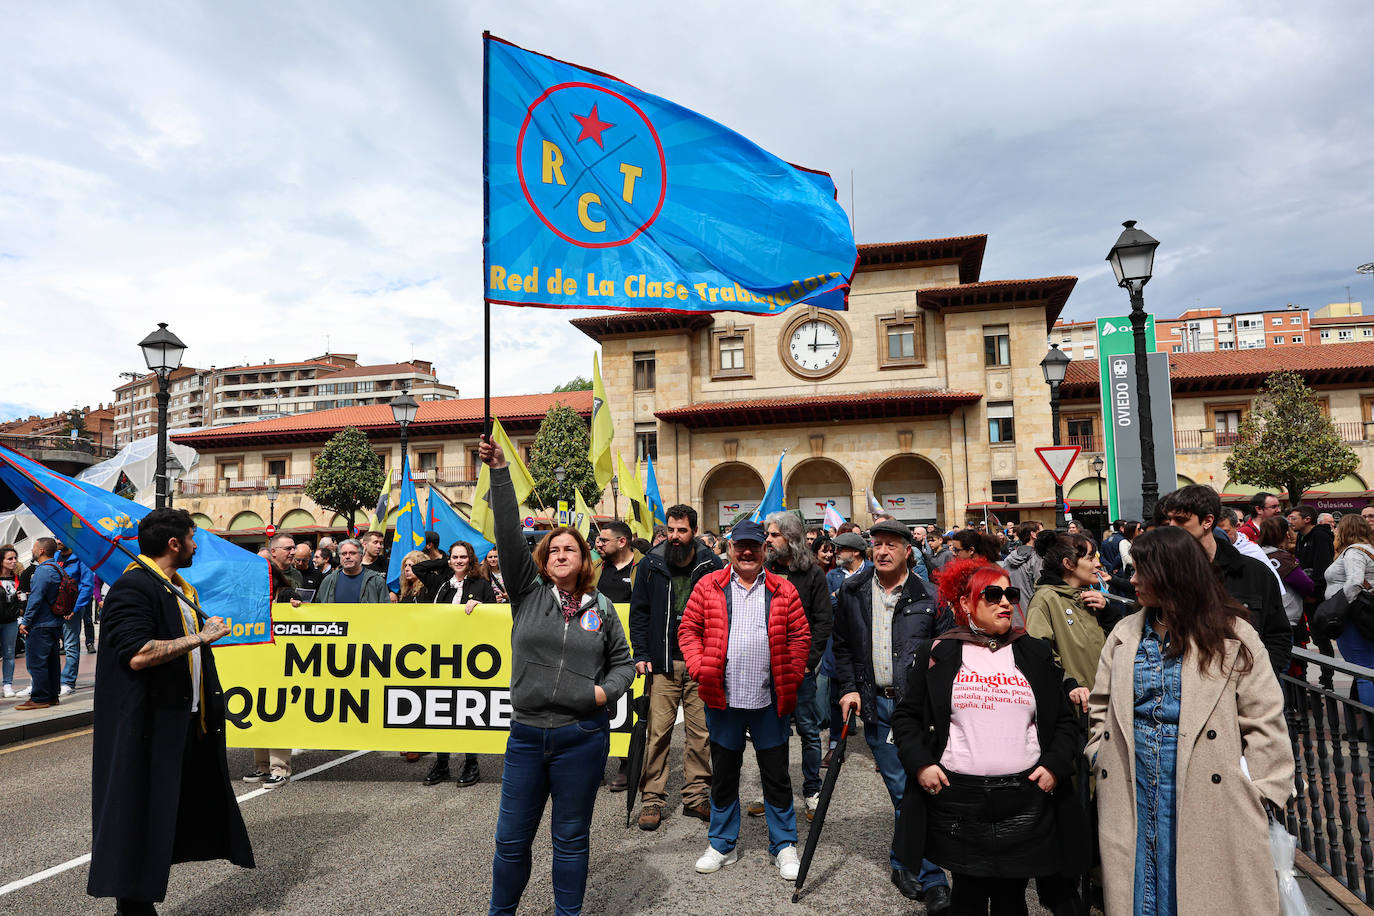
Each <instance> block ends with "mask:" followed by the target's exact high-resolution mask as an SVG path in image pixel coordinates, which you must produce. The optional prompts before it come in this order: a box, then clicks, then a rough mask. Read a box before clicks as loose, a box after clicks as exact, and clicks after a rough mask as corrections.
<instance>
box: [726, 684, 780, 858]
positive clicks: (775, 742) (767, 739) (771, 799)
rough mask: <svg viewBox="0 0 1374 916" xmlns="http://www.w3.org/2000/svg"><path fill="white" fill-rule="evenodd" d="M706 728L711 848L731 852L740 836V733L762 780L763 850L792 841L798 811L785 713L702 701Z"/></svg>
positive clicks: (773, 850)
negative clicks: (749, 742) (765, 838)
mask: <svg viewBox="0 0 1374 916" xmlns="http://www.w3.org/2000/svg"><path fill="white" fill-rule="evenodd" d="M706 728H707V731H709V732H710V734H711V825H710V828H709V829H708V830H707V836H708V837H709V838H710V841H711V848H713V849H715V850H716V851H717V852H730V851H731V850H732V849H734V848H735V843H736V842H737V841H738V840H739V771H740V766H741V765H742V764H743V762H744V733H745V731H746V730H747V731H748V732H749V735H750V737H751V738H752V739H753V742H754V757H755V759H756V760H758V763H759V781H760V782H761V783H763V812H764V815H765V817H764V819H765V820H766V821H767V822H768V853H769V855H774V856H775V855H777V854H778V853H779V852H780V851H781V850H782V849H783V847H785V846H795V845H797V812H796V809H795V808H794V807H793V806H792V781H791V779H790V778H789V777H788V775H787V739H788V738H789V737H790V736H791V731H790V729H789V728H788V719H787V717H785V716H779V715H778V713H777V708H776V707H774V706H765V707H763V708H762V709H733V708H731V709H712V708H710V707H709V706H708V707H706Z"/></svg>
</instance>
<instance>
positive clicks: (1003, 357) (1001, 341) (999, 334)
mask: <svg viewBox="0 0 1374 916" xmlns="http://www.w3.org/2000/svg"><path fill="white" fill-rule="evenodd" d="M983 365H985V366H1010V365H1011V332H1010V330H1008V328H1007V326H1006V325H1004V324H1003V325H995V326H991V327H985V328H983Z"/></svg>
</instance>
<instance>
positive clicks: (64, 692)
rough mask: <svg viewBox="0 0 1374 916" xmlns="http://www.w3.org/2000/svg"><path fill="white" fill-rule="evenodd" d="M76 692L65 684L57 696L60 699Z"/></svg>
mask: <svg viewBox="0 0 1374 916" xmlns="http://www.w3.org/2000/svg"><path fill="white" fill-rule="evenodd" d="M75 692H76V691H75V690H73V689H72V688H71V687H69V686H67V685H66V684H63V685H62V687H61V688H60V689H59V690H58V691H57V695H58V696H60V697H65V696H66V695H67V694H69V693H75Z"/></svg>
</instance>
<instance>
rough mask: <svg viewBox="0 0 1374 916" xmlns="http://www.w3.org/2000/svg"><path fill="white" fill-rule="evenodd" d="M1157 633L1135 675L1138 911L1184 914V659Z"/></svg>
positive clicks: (1139, 653) (1139, 654) (1143, 644)
mask: <svg viewBox="0 0 1374 916" xmlns="http://www.w3.org/2000/svg"><path fill="white" fill-rule="evenodd" d="M1166 646H1167V643H1165V642H1164V641H1162V640H1161V639H1160V638H1159V636H1158V635H1157V634H1156V633H1155V632H1154V630H1153V629H1149V628H1147V629H1146V633H1145V638H1144V639H1142V640H1141V641H1140V648H1139V649H1137V650H1136V656H1135V670H1134V672H1133V675H1132V681H1133V683H1132V687H1133V690H1134V698H1133V699H1134V719H1135V721H1134V729H1133V731H1134V734H1135V822H1136V834H1135V912H1136V913H1137V914H1138V916H1166V914H1173V913H1176V912H1178V905H1177V900H1178V881H1177V861H1176V858H1175V856H1176V850H1175V843H1176V841H1177V838H1178V834H1177V829H1176V826H1175V818H1176V815H1177V813H1178V791H1177V782H1176V776H1177V774H1176V772H1175V771H1176V770H1177V767H1178V726H1179V718H1180V716H1181V714H1182V711H1183V683H1182V670H1183V657H1182V656H1177V657H1175V658H1172V659H1171V658H1169V657H1167V656H1166V655H1165V654H1164V651H1165V648H1166Z"/></svg>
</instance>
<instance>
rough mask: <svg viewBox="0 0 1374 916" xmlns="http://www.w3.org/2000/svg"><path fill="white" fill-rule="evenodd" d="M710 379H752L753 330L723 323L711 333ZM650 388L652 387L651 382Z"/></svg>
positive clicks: (636, 376) (732, 323)
mask: <svg viewBox="0 0 1374 916" xmlns="http://www.w3.org/2000/svg"><path fill="white" fill-rule="evenodd" d="M710 340H711V378H713V379H730V378H752V377H753V375H754V330H753V328H741V327H736V326H735V323H734V322H733V321H727V322H725V323H724V324H723V325H722V326H721V327H720V328H719V329H717V330H713V331H711V337H710ZM638 371H639V363H638V355H636V362H635V373H636V374H635V379H636V384H635V387H636V388H638V387H639V384H638V378H639V376H638ZM650 387H653V385H652V382H651V383H650Z"/></svg>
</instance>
